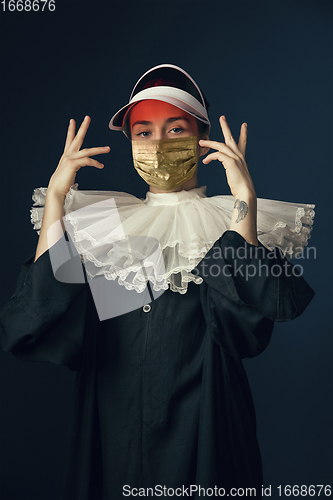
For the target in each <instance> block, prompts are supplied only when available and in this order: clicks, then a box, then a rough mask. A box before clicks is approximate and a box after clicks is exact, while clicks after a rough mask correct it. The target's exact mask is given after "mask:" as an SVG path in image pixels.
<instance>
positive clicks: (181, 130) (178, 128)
mask: <svg viewBox="0 0 333 500" xmlns="http://www.w3.org/2000/svg"><path fill="white" fill-rule="evenodd" d="M174 130H178V131H179V132H174V133H175V134H179V133H181V132H184V129H183V128H181V127H174V128H173V129H171V131H174Z"/></svg>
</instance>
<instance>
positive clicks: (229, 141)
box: [220, 115, 244, 158]
mask: <svg viewBox="0 0 333 500" xmlns="http://www.w3.org/2000/svg"><path fill="white" fill-rule="evenodd" d="M220 125H221V128H222V133H223V135H224V140H225V143H226V145H227V146H228V147H229V148H230V149H231V150H232V151H233V152H234V153H236V154H237V155H242V156H243V158H244V155H243V153H242V152H241V151H240V150H239V148H238V146H237V144H236V141H235V139H234V137H233V135H232V133H231V130H230V128H229V125H228V123H227V120H226V118H225V116H224V115H223V116H220Z"/></svg>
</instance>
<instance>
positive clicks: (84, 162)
mask: <svg viewBox="0 0 333 500" xmlns="http://www.w3.org/2000/svg"><path fill="white" fill-rule="evenodd" d="M73 165H74V166H75V169H76V170H79V168H81V167H96V168H104V165H103V163H100V162H99V161H97V160H93V159H92V158H86V157H84V158H78V159H77V160H73Z"/></svg>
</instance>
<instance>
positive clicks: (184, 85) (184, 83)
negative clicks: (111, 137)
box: [123, 72, 210, 139]
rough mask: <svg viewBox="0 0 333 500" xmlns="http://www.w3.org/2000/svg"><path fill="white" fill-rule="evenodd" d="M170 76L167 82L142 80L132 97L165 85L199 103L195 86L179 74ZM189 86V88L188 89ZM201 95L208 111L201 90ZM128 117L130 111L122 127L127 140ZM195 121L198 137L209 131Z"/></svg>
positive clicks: (162, 78)
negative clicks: (180, 91)
mask: <svg viewBox="0 0 333 500" xmlns="http://www.w3.org/2000/svg"><path fill="white" fill-rule="evenodd" d="M178 75H179V76H180V80H179V78H175V76H176V77H178ZM172 76H173V78H172V80H171V79H170V80H168V79H167V78H166V77H165V76H164V77H156V78H153V79H150V80H149V81H148V82H147V81H145V79H143V82H140V87H139V88H138V87H136V89H135V93H134V95H135V94H137V93H138V92H140V91H141V90H143V89H147V88H150V87H159V86H161V85H167V86H169V87H176V88H180V89H181V90H185V91H186V92H189V93H190V94H192V95H193V96H194V97H195V98H196V99H197V100H198V101H199V102H200V101H201V98H200V94H199V92H198V91H197V89H196V87H195V85H193V84H192V82H191V81H190V80H189V79H188V78H186V80H185V79H183V78H182V77H183V76H184V75H182V74H181V73H179V72H177V73H175V74H173V75H172ZM189 85H190V87H191V88H189ZM201 94H202V97H203V100H204V103H205V106H206V109H207V111H208V108H209V106H210V104H209V102H208V101H207V99H206V97H205V95H204V93H203V92H202V90H201ZM130 115H131V110H129V111H127V113H126V114H125V118H124V125H123V129H124V132H125V134H126V135H127V137H129V139H131V138H132V134H131V127H130ZM195 120H196V122H197V125H198V132H199V135H201V134H205V133H207V132H208V130H209V125H208V124H207V123H204V122H202V121H201V120H198V119H197V118H196V119H195Z"/></svg>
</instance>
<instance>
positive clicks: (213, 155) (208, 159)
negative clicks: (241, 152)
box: [202, 151, 231, 168]
mask: <svg viewBox="0 0 333 500" xmlns="http://www.w3.org/2000/svg"><path fill="white" fill-rule="evenodd" d="M228 159H229V160H231V158H230V156H228V155H226V154H224V153H221V152H220V151H219V152H217V153H211V154H210V155H208V156H206V158H205V159H204V160H202V163H205V164H207V163H210V162H211V161H212V160H219V161H220V162H221V163H223V162H227V161H228ZM223 166H224V168H226V166H225V165H224V163H223Z"/></svg>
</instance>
